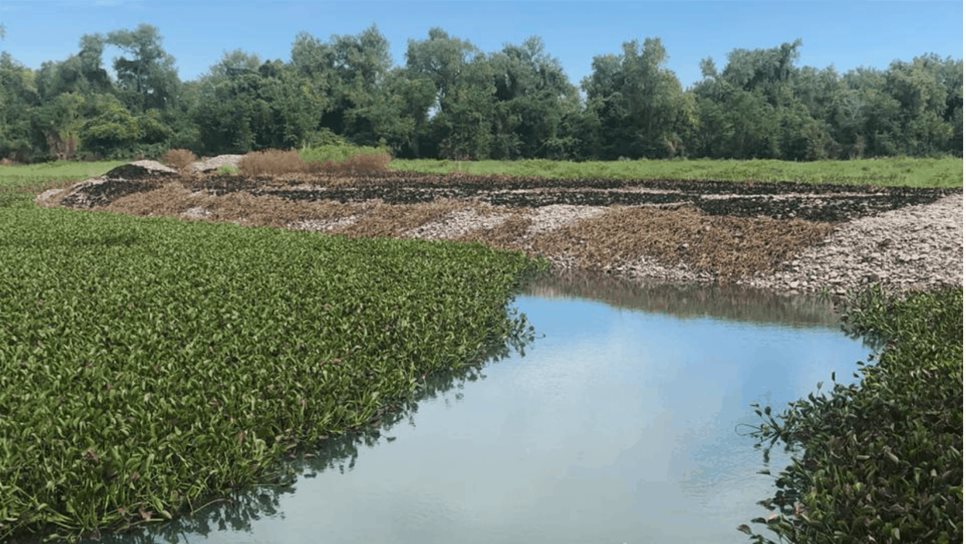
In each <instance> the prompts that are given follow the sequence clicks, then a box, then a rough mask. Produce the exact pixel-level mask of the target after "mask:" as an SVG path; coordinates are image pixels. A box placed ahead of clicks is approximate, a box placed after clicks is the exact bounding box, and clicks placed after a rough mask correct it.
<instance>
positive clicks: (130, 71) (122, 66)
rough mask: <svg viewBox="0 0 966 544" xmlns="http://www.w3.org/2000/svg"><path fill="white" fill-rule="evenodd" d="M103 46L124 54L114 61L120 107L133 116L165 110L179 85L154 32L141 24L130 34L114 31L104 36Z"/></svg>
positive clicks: (169, 60)
mask: <svg viewBox="0 0 966 544" xmlns="http://www.w3.org/2000/svg"><path fill="white" fill-rule="evenodd" d="M107 43H108V44H110V45H113V46H115V47H118V48H120V49H121V51H123V53H124V55H123V56H120V57H118V58H116V59H114V71H115V72H116V73H117V93H118V96H120V97H121V98H122V100H123V101H124V103H125V104H127V105H128V107H129V108H130V109H131V110H132V111H137V112H143V111H145V110H148V109H152V108H156V109H162V110H163V109H165V108H166V107H168V106H169V105H170V101H171V100H172V98H173V97H174V96H175V94H176V92H177V87H178V85H179V84H180V81H179V80H178V72H177V70H176V69H175V67H174V57H172V56H171V55H170V54H168V53H167V52H166V51H165V50H164V48H163V47H162V45H161V34H160V32H158V29H157V28H156V27H154V26H151V25H147V24H142V25H138V27H137V28H136V29H134V30H115V31H114V32H111V33H110V34H108V35H107Z"/></svg>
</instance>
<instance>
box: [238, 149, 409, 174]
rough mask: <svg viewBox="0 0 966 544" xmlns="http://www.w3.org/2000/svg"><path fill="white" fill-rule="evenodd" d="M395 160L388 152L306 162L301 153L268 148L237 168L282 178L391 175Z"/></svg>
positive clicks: (250, 154)
mask: <svg viewBox="0 0 966 544" xmlns="http://www.w3.org/2000/svg"><path fill="white" fill-rule="evenodd" d="M391 160H392V157H390V156H389V154H388V153H369V154H365V155H355V156H353V157H349V158H347V159H345V160H342V161H325V162H305V161H304V160H302V157H301V156H300V155H299V153H298V151H294V150H289V151H283V150H281V149H267V150H265V151H253V152H251V153H248V154H247V155H245V156H244V157H242V159H241V161H240V162H239V164H238V169H239V171H240V173H241V174H242V175H243V176H248V177H254V176H283V175H288V174H303V173H308V174H330V175H336V176H367V175H373V174H382V173H385V172H388V170H389V162H390V161H391Z"/></svg>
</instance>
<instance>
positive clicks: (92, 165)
mask: <svg viewBox="0 0 966 544" xmlns="http://www.w3.org/2000/svg"><path fill="white" fill-rule="evenodd" d="M122 164H124V161H96V162H79V161H57V162H46V163H40V164H24V165H16V166H0V187H5V188H20V187H25V188H32V187H35V186H38V185H41V184H46V183H49V182H60V181H81V180H84V179H87V178H91V177H95V176H99V175H101V174H103V173H104V172H107V171H108V170H110V169H111V168H114V167H116V166H120V165H122Z"/></svg>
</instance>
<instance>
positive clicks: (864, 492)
mask: <svg viewBox="0 0 966 544" xmlns="http://www.w3.org/2000/svg"><path fill="white" fill-rule="evenodd" d="M962 308H963V291H962V288H958V289H946V290H940V291H932V292H923V293H915V294H912V295H911V296H908V297H907V298H895V297H891V296H886V295H883V294H882V293H881V292H879V291H877V290H872V291H868V292H866V293H863V294H862V295H860V296H859V297H857V298H856V299H855V300H854V301H853V302H852V303H851V309H850V310H849V312H848V313H847V314H846V325H847V328H848V329H849V330H850V331H851V332H853V333H855V334H857V335H862V336H864V337H866V338H867V339H869V340H870V341H872V342H873V343H874V344H876V345H878V346H879V347H880V348H882V351H881V353H880V355H879V360H878V362H877V363H875V364H869V365H863V366H862V367H861V370H860V373H859V375H860V376H861V378H862V381H861V383H857V384H852V385H848V386H846V385H842V384H835V383H833V387H832V389H831V391H828V392H827V393H826V394H824V395H816V394H810V395H809V396H808V397H807V398H805V399H802V400H800V401H797V402H794V403H792V404H791V405H790V406H789V407H788V408H786V409H785V410H784V411H783V412H782V413H781V414H772V412H771V410H770V409H768V408H765V409H759V410H758V414H759V415H760V416H761V417H763V423H762V426H761V428H760V430H759V431H758V432H757V433H756V434H757V436H758V438H759V439H760V440H761V444H760V445H763V446H765V447H768V448H770V447H772V446H774V445H775V444H776V441H781V442H782V443H784V444H785V445H787V446H788V447H790V448H791V449H792V451H793V458H794V462H793V463H792V464H791V465H790V466H788V467H787V468H785V469H784V470H783V471H782V472H781V474H780V475H779V477H778V479H777V481H776V485H777V487H778V489H777V490H776V492H775V495H774V496H773V497H772V498H770V499H768V500H767V501H765V503H764V504H765V505H766V506H768V507H769V508H771V509H773V510H775V511H776V512H775V513H776V515H775V517H773V518H771V519H769V520H766V519H758V520H756V521H757V522H758V523H761V524H764V525H766V526H767V527H768V528H769V529H770V530H771V531H773V532H774V533H777V535H778V536H779V541H780V542H792V543H799V542H800V543H811V542H896V543H898V542H946V543H950V542H962V540H963V486H962V483H963V471H962V466H963V414H962V410H961V408H962V405H963V313H962ZM833 382H834V376H833ZM742 529H743V530H745V531H746V532H748V533H749V534H750V533H751V528H749V527H748V526H743V527H742ZM753 540H756V541H758V542H770V541H769V540H767V539H766V538H765V537H764V536H761V535H757V536H755V537H754V538H753Z"/></svg>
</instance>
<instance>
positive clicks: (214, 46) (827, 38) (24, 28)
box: [0, 0, 963, 85]
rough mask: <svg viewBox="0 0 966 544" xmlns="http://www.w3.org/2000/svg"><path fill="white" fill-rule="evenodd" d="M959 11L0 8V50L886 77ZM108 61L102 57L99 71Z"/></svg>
mask: <svg viewBox="0 0 966 544" xmlns="http://www.w3.org/2000/svg"><path fill="white" fill-rule="evenodd" d="M962 21H963V5H962V3H961V2H958V1H941V2H938V1H933V2H930V1H917V2H899V1H889V2H849V1H838V2H818V1H798V2H784V1H770V2H744V1H716V2H699V1H677V2H593V3H591V2H549V1H529V2H510V1H499V2H476V1H450V2H392V3H390V2H320V1H316V2H309V1H281V0H276V1H262V2H254V1H251V0H236V1H225V0H220V1H202V0H192V1H184V0H166V1H152V0H0V23H2V24H3V25H4V26H5V27H6V38H5V39H4V40H3V41H0V49H2V50H6V51H9V52H10V53H11V54H12V55H13V56H14V58H16V59H17V60H19V61H20V62H22V63H24V64H26V65H27V66H30V67H34V68H36V67H39V66H40V63H41V62H43V61H45V60H51V59H63V58H65V57H67V56H68V55H70V54H71V53H73V52H75V51H76V49H77V42H78V39H79V38H80V36H81V35H82V34H86V33H94V32H108V31H111V30H115V29H118V28H131V27H134V26H136V25H137V24H139V23H142V22H146V23H150V24H153V25H155V26H157V27H159V28H160V29H161V33H162V35H163V36H164V40H165V41H164V45H165V47H166V49H167V50H168V51H169V52H170V53H171V54H172V55H174V56H175V58H176V59H177V65H178V69H179V74H180V75H181V77H182V78H183V79H192V78H195V77H197V76H199V75H200V74H202V73H204V72H205V71H206V70H207V69H208V67H209V66H211V65H212V64H214V63H215V62H216V61H217V60H218V59H219V58H220V57H221V55H222V53H223V52H225V51H229V50H232V49H236V48H241V49H244V50H246V51H249V52H253V53H257V54H258V55H259V56H261V57H263V58H281V59H286V60H287V59H288V57H289V50H290V46H291V43H292V40H293V38H294V37H295V35H296V34H297V33H298V32H300V31H307V32H310V33H312V34H314V35H316V36H319V37H320V38H323V39H327V38H328V37H329V36H330V35H332V34H354V33H357V32H359V31H361V30H363V29H364V28H366V27H368V26H369V25H372V24H376V25H377V26H378V27H379V29H380V31H381V32H382V33H383V34H384V35H385V36H386V37H387V38H388V39H389V42H390V44H391V46H392V53H393V57H394V59H395V61H396V62H397V63H400V64H401V63H402V62H404V58H405V57H404V55H405V51H406V41H407V40H408V39H410V38H417V39H419V38H423V37H425V36H426V33H427V31H428V30H429V29H430V28H431V27H433V26H439V27H442V28H443V29H444V30H446V31H448V32H449V33H450V34H451V35H456V36H459V37H461V38H464V39H468V40H470V41H471V42H473V43H474V44H476V45H477V46H478V47H479V48H481V49H482V50H484V51H493V50H497V49H499V48H500V47H501V46H502V45H503V44H505V43H519V42H521V41H523V40H524V39H525V38H527V37H528V36H531V35H538V36H540V37H542V38H543V39H544V42H545V43H546V47H547V50H548V51H549V52H550V53H551V54H552V55H554V56H555V57H557V58H558V59H560V61H561V63H562V64H563V66H564V69H565V70H566V71H567V74H568V75H569V76H570V78H571V79H572V80H573V81H574V82H575V83H577V82H579V81H580V79H581V78H583V77H584V76H586V75H587V74H588V73H589V72H590V67H591V61H592V59H593V57H594V56H595V55H600V54H604V53H616V52H618V51H619V50H620V45H621V43H622V42H624V41H628V40H631V39H643V38H645V37H651V36H657V37H660V38H661V39H662V40H663V41H664V44H665V47H666V48H667V50H668V54H669V56H670V58H669V61H668V65H669V66H670V67H671V69H673V70H674V71H675V72H676V73H677V74H678V77H679V78H680V79H681V81H682V83H683V84H685V85H689V84H691V83H693V82H694V81H695V80H697V79H698V78H699V77H700V71H699V69H698V62H699V61H700V60H701V59H702V58H704V57H707V56H710V57H712V58H714V59H715V61H716V62H717V63H718V65H719V67H720V66H723V65H724V61H725V58H726V55H727V53H728V52H729V51H730V50H732V49H735V48H758V47H772V46H775V45H778V44H780V43H781V42H783V41H791V40H794V39H796V38H801V39H802V40H803V42H804V45H803V47H802V49H801V59H800V63H801V64H805V65H811V66H819V67H825V66H828V65H834V66H835V67H836V68H837V69H839V70H842V71H844V70H847V69H850V68H854V67H857V66H872V67H878V68H883V67H886V66H888V64H889V62H891V61H892V60H894V59H897V58H898V59H904V60H908V59H911V58H912V57H913V56H916V55H919V54H922V53H925V52H934V53H938V54H940V55H942V56H944V57H945V56H952V57H955V58H962V51H963V26H962ZM113 55H114V53H112V52H111V51H108V52H107V54H106V55H105V57H106V58H105V65H109V64H110V60H111V57H113Z"/></svg>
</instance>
